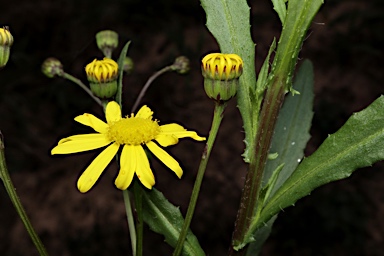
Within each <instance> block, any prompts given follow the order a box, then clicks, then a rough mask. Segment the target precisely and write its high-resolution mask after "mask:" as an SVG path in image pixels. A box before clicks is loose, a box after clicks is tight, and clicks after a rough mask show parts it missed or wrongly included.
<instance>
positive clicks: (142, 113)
mask: <svg viewBox="0 0 384 256" xmlns="http://www.w3.org/2000/svg"><path fill="white" fill-rule="evenodd" d="M152 115H153V112H152V110H151V109H150V108H149V107H147V106H146V105H144V106H142V107H141V108H140V110H139V111H138V112H137V114H136V117H140V118H144V119H151V118H152Z"/></svg>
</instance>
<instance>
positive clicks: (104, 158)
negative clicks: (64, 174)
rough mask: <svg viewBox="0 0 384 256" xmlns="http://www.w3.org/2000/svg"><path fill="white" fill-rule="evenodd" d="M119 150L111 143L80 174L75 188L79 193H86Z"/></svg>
mask: <svg viewBox="0 0 384 256" xmlns="http://www.w3.org/2000/svg"><path fill="white" fill-rule="evenodd" d="M118 150H119V145H118V144H116V143H113V144H112V145H110V146H109V147H107V148H106V149H104V150H103V152H101V153H100V154H99V155H98V156H97V157H96V158H95V159H94V160H93V161H92V163H91V164H90V165H89V166H88V168H87V169H86V170H85V171H84V172H83V174H81V176H80V178H79V180H78V181H77V188H78V189H79V191H80V192H81V193H85V192H88V191H89V190H90V189H91V188H92V187H93V185H95V183H96V181H97V180H98V179H99V177H100V175H101V173H102V172H103V171H104V169H105V168H106V167H107V165H108V164H109V163H110V162H111V160H112V159H113V157H114V156H115V155H116V153H117V151H118Z"/></svg>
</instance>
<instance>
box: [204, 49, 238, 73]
mask: <svg viewBox="0 0 384 256" xmlns="http://www.w3.org/2000/svg"><path fill="white" fill-rule="evenodd" d="M201 62H202V66H201V67H202V71H203V75H204V77H208V78H211V79H215V80H231V79H234V78H238V77H239V76H240V75H241V74H242V73H243V60H242V59H241V58H240V56H239V55H237V54H233V53H232V54H224V53H211V54H208V55H206V56H205V57H204V58H203V60H202V61H201Z"/></svg>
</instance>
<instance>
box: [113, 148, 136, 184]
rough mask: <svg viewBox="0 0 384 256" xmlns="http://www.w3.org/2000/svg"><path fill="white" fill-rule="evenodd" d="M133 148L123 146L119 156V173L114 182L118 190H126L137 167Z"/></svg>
mask: <svg viewBox="0 0 384 256" xmlns="http://www.w3.org/2000/svg"><path fill="white" fill-rule="evenodd" d="M134 147H135V146H131V145H125V146H124V148H123V150H122V151H121V156H120V171H119V174H118V175H117V178H116V180H115V185H116V187H117V188H118V189H121V190H126V189H127V188H128V187H129V185H130V184H131V182H132V179H133V175H134V174H135V170H136V166H137V156H136V151H135V150H134Z"/></svg>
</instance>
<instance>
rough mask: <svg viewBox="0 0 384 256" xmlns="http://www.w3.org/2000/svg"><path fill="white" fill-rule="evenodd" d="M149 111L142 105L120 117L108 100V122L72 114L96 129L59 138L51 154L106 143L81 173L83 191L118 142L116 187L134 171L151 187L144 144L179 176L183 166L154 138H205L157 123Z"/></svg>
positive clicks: (121, 186) (171, 141)
mask: <svg viewBox="0 0 384 256" xmlns="http://www.w3.org/2000/svg"><path fill="white" fill-rule="evenodd" d="M152 115H153V112H152V110H151V109H150V108H149V107H147V106H143V107H142V108H141V109H140V110H139V111H138V112H137V114H136V115H134V114H131V116H127V117H124V118H123V117H121V110H120V106H119V105H118V104H117V103H116V102H114V101H111V102H109V103H108V105H107V107H106V111H105V116H106V119H107V123H105V122H103V121H101V120H100V119H98V118H97V117H95V116H94V115H91V114H87V113H85V114H83V115H80V116H77V117H76V118H75V121H77V122H79V123H81V124H83V125H86V126H90V127H92V128H93V129H94V130H95V131H96V132H97V133H91V134H81V135H74V136H70V137H68V138H65V139H62V140H60V141H59V143H58V145H57V146H56V147H54V148H53V149H52V151H51V154H52V155H54V154H71V153H77V152H84V151H88V150H93V149H97V148H101V147H104V146H107V145H109V146H108V147H107V148H106V149H104V150H103V151H102V152H101V153H100V154H99V155H98V156H97V157H96V158H95V159H94V160H93V162H92V163H91V164H90V165H89V166H88V168H87V169H86V170H85V171H84V172H83V174H82V175H81V176H80V178H79V180H78V182H77V187H78V189H79V191H80V192H82V193H85V192H87V191H89V190H90V189H91V188H92V187H93V185H94V184H95V183H96V181H97V180H98V179H99V177H100V175H101V173H102V172H103V171H104V169H105V168H106V167H107V165H108V164H109V163H110V162H111V160H112V159H113V157H114V156H115V155H116V154H117V152H118V150H119V148H120V146H123V150H122V152H121V156H120V171H119V174H118V176H117V178H116V180H115V185H116V187H117V188H119V189H121V190H125V189H127V188H128V186H129V185H130V184H131V182H132V179H133V176H134V174H135V173H136V175H137V177H138V178H139V180H140V181H141V183H142V184H143V185H144V186H145V187H147V188H149V189H151V188H152V186H153V185H154V184H155V177H154V176H153V173H152V170H151V168H150V166H149V161H148V158H147V155H146V154H145V151H144V148H143V146H145V147H146V148H148V149H149V150H150V151H151V152H152V153H153V154H154V155H155V156H156V157H157V158H158V159H160V160H161V161H162V162H163V163H164V164H165V165H166V166H167V167H168V168H169V169H171V170H172V171H173V172H175V173H176V175H177V176H178V177H179V178H180V177H181V176H182V174H183V170H182V169H181V167H180V165H179V163H178V162H177V161H176V160H175V159H174V158H173V157H172V156H170V155H169V154H168V153H167V152H166V151H165V150H163V149H162V148H161V147H159V146H158V145H157V144H156V143H155V142H154V141H156V142H157V143H158V144H160V145H161V146H163V147H167V146H171V145H175V144H177V143H178V141H179V139H180V138H186V137H190V138H192V139H194V140H198V141H203V140H205V138H203V137H200V136H198V135H197V133H196V132H193V131H187V130H186V129H184V128H183V127H182V126H181V125H178V124H175V123H172V124H166V125H159V124H158V122H157V121H156V120H152Z"/></svg>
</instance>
